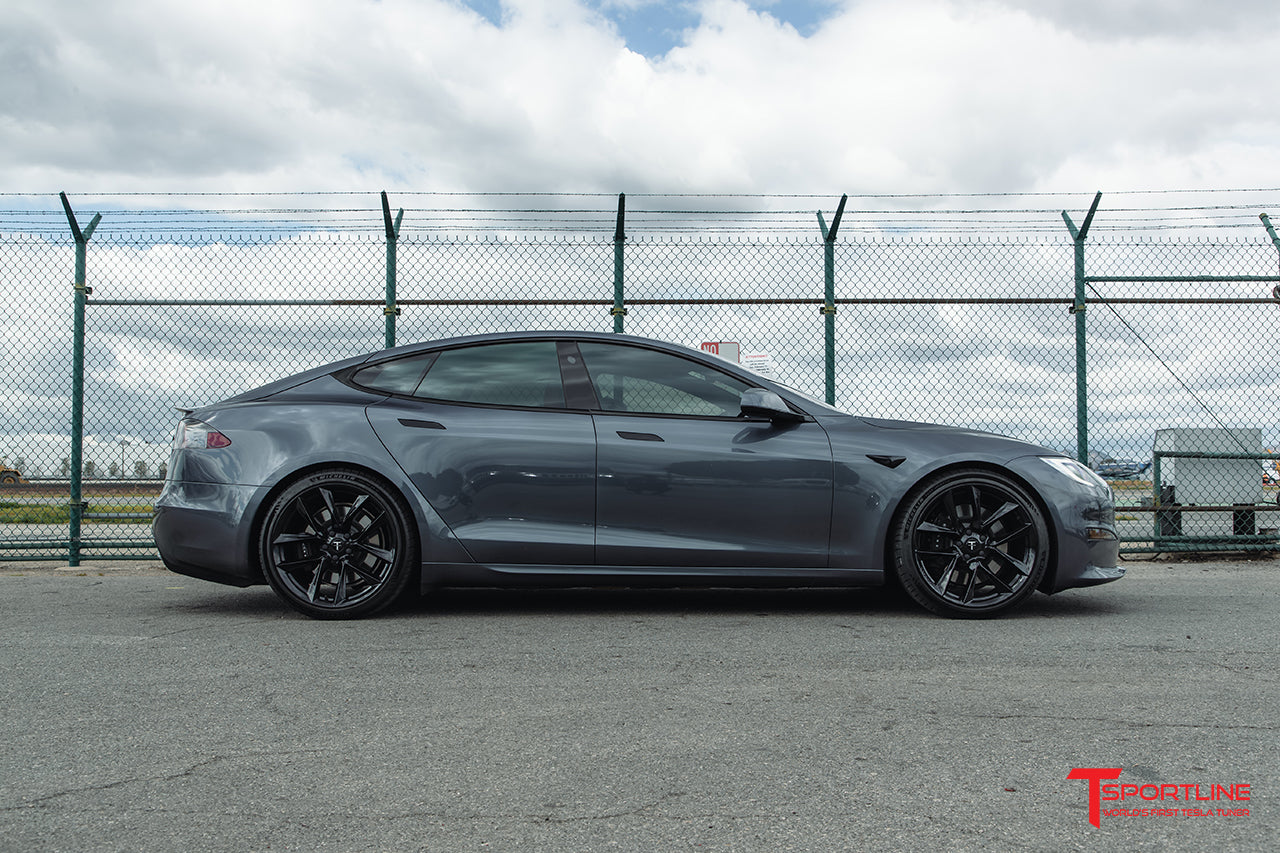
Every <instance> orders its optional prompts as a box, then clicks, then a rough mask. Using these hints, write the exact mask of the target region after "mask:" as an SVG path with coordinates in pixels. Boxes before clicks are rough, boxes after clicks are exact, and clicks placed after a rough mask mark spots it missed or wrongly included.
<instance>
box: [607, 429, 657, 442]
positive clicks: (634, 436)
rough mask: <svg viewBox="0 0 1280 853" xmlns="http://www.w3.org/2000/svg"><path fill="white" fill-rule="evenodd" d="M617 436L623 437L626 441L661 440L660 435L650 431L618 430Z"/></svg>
mask: <svg viewBox="0 0 1280 853" xmlns="http://www.w3.org/2000/svg"><path fill="white" fill-rule="evenodd" d="M618 438H625V439H626V440H627V441H662V436H660V435H654V434H653V433H651V432H624V431H623V430H618Z"/></svg>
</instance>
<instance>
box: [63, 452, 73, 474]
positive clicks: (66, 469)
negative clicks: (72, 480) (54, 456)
mask: <svg viewBox="0 0 1280 853" xmlns="http://www.w3.org/2000/svg"><path fill="white" fill-rule="evenodd" d="M62 476H64V477H70V476H71V460H70V459H69V458H67V457H66V456H64V457H62Z"/></svg>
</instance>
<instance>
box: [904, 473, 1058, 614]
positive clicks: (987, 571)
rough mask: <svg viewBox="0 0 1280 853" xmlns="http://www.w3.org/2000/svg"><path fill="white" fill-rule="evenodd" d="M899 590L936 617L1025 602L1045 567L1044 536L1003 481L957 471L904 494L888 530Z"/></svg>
mask: <svg viewBox="0 0 1280 853" xmlns="http://www.w3.org/2000/svg"><path fill="white" fill-rule="evenodd" d="M893 553H894V562H895V566H894V567H895V568H896V570H897V574H898V579H899V580H900V581H901V583H902V588H903V589H904V590H906V592H907V593H908V594H909V595H910V596H911V597H912V598H913V599H915V600H916V602H918V603H919V604H921V605H923V606H924V607H926V608H928V609H929V610H932V611H933V612H934V613H938V614H940V615H942V616H954V617H961V618H964V617H983V616H994V615H996V614H998V613H1003V612H1005V611H1007V610H1009V609H1011V608H1013V607H1015V606H1017V605H1018V604H1021V603H1022V602H1023V601H1025V600H1026V599H1027V598H1028V597H1029V596H1030V595H1031V594H1032V593H1033V592H1035V589H1036V587H1037V586H1038V585H1039V584H1040V581H1041V579H1042V578H1043V577H1044V573H1045V571H1046V570H1047V568H1048V565H1049V529H1048V526H1047V525H1046V523H1045V519H1044V513H1043V512H1041V510H1040V508H1039V506H1038V504H1037V503H1036V501H1035V499H1034V498H1033V497H1032V496H1031V494H1030V493H1029V492H1028V491H1027V490H1026V489H1025V488H1023V487H1022V486H1021V485H1019V484H1018V483H1016V482H1014V481H1013V480H1011V479H1009V478H1008V477H1006V476H1004V475H1002V474H997V473H994V472H987V471H976V470H974V471H957V472H954V473H951V474H945V475H943V476H941V477H939V478H937V479H935V480H932V481H930V482H927V483H926V484H925V485H924V486H923V487H922V488H920V489H919V490H918V491H916V492H915V493H914V494H913V495H911V496H910V497H909V498H908V499H907V502H906V504H905V509H904V510H903V512H902V514H901V515H900V516H899V518H898V521H897V524H896V525H895V526H894V539H893Z"/></svg>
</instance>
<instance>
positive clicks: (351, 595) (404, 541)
mask: <svg viewBox="0 0 1280 853" xmlns="http://www.w3.org/2000/svg"><path fill="white" fill-rule="evenodd" d="M415 528H416V525H415V524H414V523H413V516H412V515H411V514H410V512H409V510H408V509H407V508H406V507H405V506H404V502H403V501H402V500H401V499H400V497H399V495H397V494H395V493H394V492H393V491H392V490H390V489H389V488H388V487H386V486H385V485H383V484H382V483H381V482H380V481H379V480H376V479H374V478H373V477H370V476H368V475H367V474H364V473H362V472H360V471H356V470H352V469H347V468H334V469H329V470H325V471H319V472H316V473H314V474H310V475H308V476H307V477H304V478H303V479H301V480H299V481H298V482H296V483H294V484H292V485H291V486H289V487H288V488H287V489H285V490H284V491H283V492H281V493H280V494H279V495H278V496H277V497H276V498H275V500H274V501H272V503H271V506H270V509H268V511H267V515H266V518H265V520H264V521H263V524H262V532H261V534H260V535H259V539H258V556H259V559H260V560H261V562H262V569H263V574H265V575H266V577H267V581H268V583H270V584H271V588H272V589H274V590H275V592H276V594H277V595H279V596H280V598H282V599H283V600H284V601H285V603H287V604H288V605H289V606H290V607H293V608H294V609H295V610H298V611H300V612H302V613H305V614H306V615H308V616H311V617H314V618H317V619H351V618H355V617H359V616H368V615H370V614H372V613H376V612H377V611H379V610H381V609H382V608H384V607H386V606H387V605H389V604H390V603H391V602H392V601H394V600H395V599H396V598H397V597H398V596H399V595H400V594H401V592H402V591H403V590H404V588H405V584H406V582H407V581H408V579H409V578H410V577H411V576H412V575H413V569H414V567H415V565H416V563H417V561H418V539H417V534H416V530H415Z"/></svg>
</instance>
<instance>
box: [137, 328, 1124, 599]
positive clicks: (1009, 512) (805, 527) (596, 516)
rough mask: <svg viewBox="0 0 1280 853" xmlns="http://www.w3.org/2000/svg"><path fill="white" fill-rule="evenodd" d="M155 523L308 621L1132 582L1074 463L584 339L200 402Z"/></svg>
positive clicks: (680, 359)
mask: <svg viewBox="0 0 1280 853" xmlns="http://www.w3.org/2000/svg"><path fill="white" fill-rule="evenodd" d="M153 528H154V532H155V537H156V543H157V546H158V548H159V550H160V554H161V556H162V558H163V560H164V562H165V564H166V566H168V567H169V568H170V569H171V570H173V571H175V572H179V573H182V574H186V575H190V576H194V577H198V578H204V579H208V580H212V581H217V582H220V583H227V584H232V585H236V586H248V585H252V584H260V583H269V584H270V585H271V587H272V588H273V589H274V590H275V592H276V593H277V594H278V595H279V596H280V598H281V599H282V600H283V601H285V602H286V603H287V604H289V605H290V606H292V607H294V608H296V609H297V610H299V611H301V612H302V613H305V614H307V615H309V616H313V617H317V618H349V617H357V616H366V615H370V614H372V613H375V612H377V611H378V610H381V609H382V608H384V607H386V606H387V605H389V604H390V603H391V602H392V601H394V600H395V599H397V598H398V597H399V596H400V595H401V594H403V593H404V591H405V590H406V589H409V588H413V589H419V590H423V591H425V590H430V589H432V588H435V587H440V586H450V585H455V586H456V585H466V586H513V585H538V586H549V585H569V586H585V585H599V584H607V585H611V586H619V585H622V586H628V585H669V586H688V585H713V586H718V585H757V586H764V585H785V586H878V585H882V584H885V583H898V584H900V585H901V587H902V588H903V589H904V590H905V591H906V593H907V594H909V595H910V596H911V597H912V598H913V599H914V600H915V601H917V602H918V603H919V604H921V605H922V606H924V607H925V608H927V609H929V610H931V611H933V612H935V613H938V614H941V615H945V616H953V617H984V616H992V615H995V614H999V613H1003V612H1006V611H1008V610H1010V609H1011V608H1014V607H1016V606H1017V605H1018V604H1020V603H1021V602H1023V601H1025V600H1026V599H1027V598H1028V597H1029V596H1031V595H1032V594H1033V593H1035V592H1036V591H1037V590H1039V591H1042V592H1045V593H1055V592H1058V591H1061V590H1064V589H1070V588H1073V587H1082V586H1090V585H1095V584H1102V583H1106V582H1108V581H1113V580H1116V579H1118V578H1120V577H1121V576H1123V574H1124V569H1123V568H1122V567H1120V566H1119V565H1118V541H1117V539H1116V531H1115V518H1114V507H1113V502H1112V496H1111V491H1110V488H1109V487H1108V486H1107V484H1106V483H1105V482H1104V481H1103V480H1101V479H1100V478H1099V477H1098V476H1097V475H1096V474H1095V473H1093V472H1092V471H1090V470H1089V469H1088V468H1087V467H1085V466H1083V465H1080V464H1079V463H1077V462H1075V461H1074V460H1072V459H1070V458H1069V457H1067V456H1064V455H1063V454H1061V453H1058V452H1055V451H1052V450H1048V449H1046V448H1042V447H1037V446H1035V445H1031V444H1027V443H1025V442H1022V441H1018V440H1015V439H1012V438H1007V437H1003V436H997V435H992V434H988V433H980V432H974V431H970V430H964V429H957V428H951V427H943V426H937V425H932V424H918V423H906V422H902V421H890V420H881V419H876V418H869V417H859V416H855V415H851V414H848V413H846V412H843V411H839V410H837V409H834V408H832V407H830V406H828V405H826V404H824V403H821V402H819V401H816V400H813V399H810V398H809V397H807V396H805V395H803V394H801V393H799V392H796V391H795V390H793V389H790V388H788V387H786V386H784V385H781V384H779V383H776V382H773V381H770V380H768V379H765V378H764V377H761V376H759V375H757V374H755V373H752V372H751V371H749V370H746V369H744V368H741V367H739V366H738V365H736V364H731V363H729V362H726V361H722V360H720V359H718V358H716V357H714V356H710V355H707V354H705V353H701V352H697V351H694V350H691V349H689V348H687V347H683V346H679V345H675V344H670V343H665V342H661V341H655V340H648V339H644V338H637V337H632V336H627V335H617V334H605V333H592V332H527V333H505V334H494V335H482V336H474V337H466V338H453V339H448V340H440V341H431V342H427V343H420V344H413V345H409V346H403V347H399V348H396V349H389V350H384V351H381V352H376V353H371V354H367V355H362V356H358V357H355V358H350V359H346V360H344V361H340V362H336V363H334V364H329V365H326V366H324V367H319V368H316V369H313V370H308V371H306V372H303V373H299V374H297V375H295V376H291V377H288V378H286V379H281V380H279V381H277V382H273V383H271V384H269V385H265V386H263V387H261V388H257V389H254V390H252V391H248V392H245V393H243V394H240V395H238V396H236V397H232V398H231V399H228V400H224V401H222V402H220V403H216V404H213V405H210V406H206V407H203V408H200V409H196V410H193V411H191V412H189V413H187V414H186V415H185V416H184V417H183V418H182V421H181V423H180V425H179V427H178V431H177V434H176V437H175V442H174V448H173V452H172V456H171V460H170V464H169V469H168V479H167V481H166V483H165V487H164V490H163V492H162V494H161V495H160V497H159V499H158V500H157V503H156V509H155V517H154V521H153Z"/></svg>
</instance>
